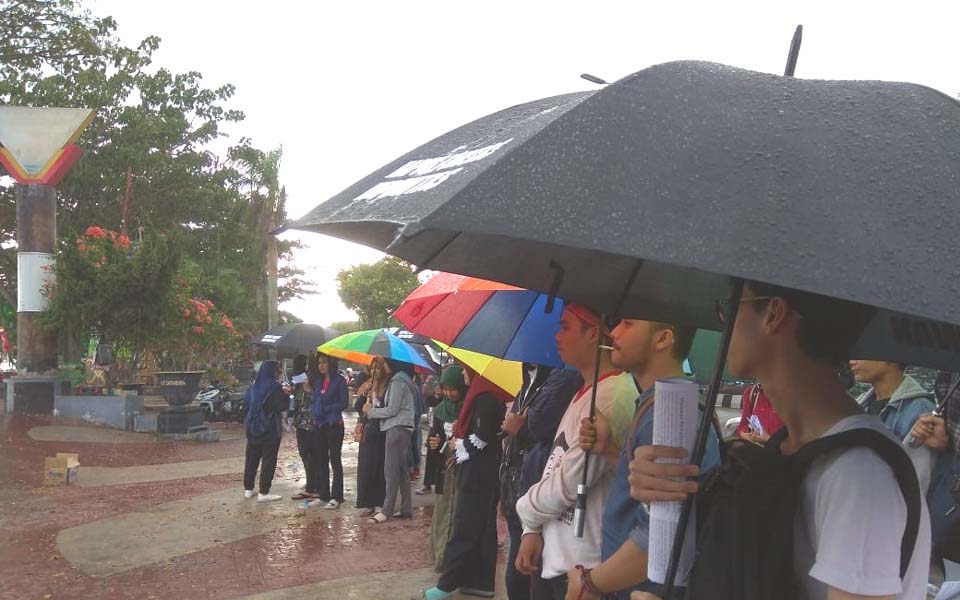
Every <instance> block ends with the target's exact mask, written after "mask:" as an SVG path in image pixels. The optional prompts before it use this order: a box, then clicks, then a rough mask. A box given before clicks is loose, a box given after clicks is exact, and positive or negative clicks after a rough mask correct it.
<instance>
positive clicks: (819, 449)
mask: <svg viewBox="0 0 960 600" xmlns="http://www.w3.org/2000/svg"><path fill="white" fill-rule="evenodd" d="M783 429H784V430H785V429H786V428H783ZM778 433H779V432H778ZM858 447H866V448H869V449H871V450H873V451H874V452H876V453H877V455H878V456H880V458H882V459H883V460H884V462H886V463H887V464H888V465H890V468H891V469H893V475H894V477H895V478H896V480H897V485H899V486H900V493H901V494H903V499H904V501H905V502H906V505H907V525H906V527H905V528H904V530H903V539H902V540H901V542H900V579H903V577H904V576H905V575H906V573H907V567H908V566H909V565H910V559H911V557H912V556H913V550H914V546H915V545H916V542H917V533H918V532H919V531H920V511H921V507H920V501H921V497H920V484H919V482H918V481H917V472H916V469H915V468H914V466H913V463H912V462H911V461H910V457H909V456H907V453H906V452H905V451H904V449H903V448H902V447H901V446H900V444H897V443H896V442H894V441H893V440H891V439H890V438H888V437H887V436H885V435H883V434H882V433H880V432H879V431H876V430H873V429H867V428H858V429H851V430H849V431H843V432H841V433H838V434H836V435H831V436H827V437H824V438H820V439H818V440H814V441H812V442H810V443H809V444H807V445H806V446H804V447H803V448H801V449H800V451H799V452H797V454H796V463H795V467H796V468H797V469H798V470H797V475H798V477H800V478H802V477H803V476H805V475H806V472H807V469H808V468H809V467H810V465H811V464H812V463H813V461H814V460H815V459H816V458H818V457H820V456H823V455H824V454H826V453H828V452H832V451H834V450H841V449H846V448H858Z"/></svg>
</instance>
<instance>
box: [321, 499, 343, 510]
mask: <svg viewBox="0 0 960 600" xmlns="http://www.w3.org/2000/svg"><path fill="white" fill-rule="evenodd" d="M340 504H341V503H340V501H339V500H331V501H330V502H327V505H326V506H324V508H326V509H329V510H333V509H335V508H340Z"/></svg>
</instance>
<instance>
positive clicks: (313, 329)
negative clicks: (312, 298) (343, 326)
mask: <svg viewBox="0 0 960 600" xmlns="http://www.w3.org/2000/svg"><path fill="white" fill-rule="evenodd" d="M338 335H339V334H338V333H336V332H335V331H333V330H331V329H328V328H325V327H321V326H320V325H313V324H310V323H285V324H283V325H277V326H276V327H274V328H273V329H270V330H268V331H266V332H264V333H263V334H261V335H260V337H259V338H258V339H257V342H256V343H257V344H259V345H260V346H263V347H264V348H272V349H274V350H276V351H277V352H278V353H280V354H310V353H311V352H313V351H314V350H316V349H317V346H319V345H320V344H322V343H324V342H326V341H327V340H330V339H333V338H335V337H337V336H338Z"/></svg>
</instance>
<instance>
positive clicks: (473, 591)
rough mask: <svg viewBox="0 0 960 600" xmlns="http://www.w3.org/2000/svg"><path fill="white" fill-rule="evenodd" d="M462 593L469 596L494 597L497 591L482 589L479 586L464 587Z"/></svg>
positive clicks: (461, 589)
mask: <svg viewBox="0 0 960 600" xmlns="http://www.w3.org/2000/svg"><path fill="white" fill-rule="evenodd" d="M460 593H461V594H465V595H467V596H479V597H481V598H493V597H494V596H496V595H497V594H496V592H494V591H493V590H481V589H478V588H470V587H462V588H460Z"/></svg>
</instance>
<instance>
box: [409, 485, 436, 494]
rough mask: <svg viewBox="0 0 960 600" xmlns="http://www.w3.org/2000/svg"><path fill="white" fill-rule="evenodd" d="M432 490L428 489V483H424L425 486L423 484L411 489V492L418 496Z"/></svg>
mask: <svg viewBox="0 0 960 600" xmlns="http://www.w3.org/2000/svg"><path fill="white" fill-rule="evenodd" d="M432 491H433V490H431V489H430V486H429V485H425V486H423V487H422V488H417V489H415V490H413V493H414V494H416V495H418V496H423V495H426V494H429V493H430V492H432Z"/></svg>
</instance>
